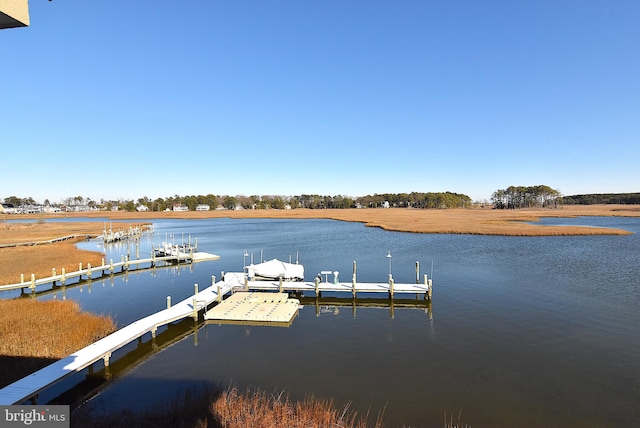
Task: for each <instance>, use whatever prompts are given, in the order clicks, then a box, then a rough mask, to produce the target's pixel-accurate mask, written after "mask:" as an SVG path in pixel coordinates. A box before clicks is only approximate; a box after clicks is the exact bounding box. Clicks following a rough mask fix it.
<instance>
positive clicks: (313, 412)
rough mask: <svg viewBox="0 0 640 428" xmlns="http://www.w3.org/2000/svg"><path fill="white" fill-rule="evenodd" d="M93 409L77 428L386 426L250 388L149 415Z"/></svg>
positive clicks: (81, 413) (207, 395)
mask: <svg viewBox="0 0 640 428" xmlns="http://www.w3.org/2000/svg"><path fill="white" fill-rule="evenodd" d="M93 410H94V409H92V408H91V406H88V407H85V408H82V409H79V410H78V411H77V412H75V413H74V414H73V415H72V418H71V423H72V426H92V427H95V428H100V427H105V428H120V427H130V426H136V427H158V428H163V427H167V428H169V427H171V428H175V427H184V428H187V427H189V428H204V427H216V428H217V427H220V428H250V427H255V428H275V427H287V428H298V427H300V428H303V427H304V428H306V427H316V428H336V427H341V428H366V427H368V426H371V427H374V428H381V427H383V423H382V415H379V416H378V418H377V420H376V421H375V422H373V423H372V424H369V423H368V421H367V420H366V418H364V417H358V415H357V414H356V412H355V411H353V410H351V409H350V407H349V405H346V406H345V407H344V408H343V409H342V410H339V409H337V408H336V407H335V406H334V404H333V402H332V401H330V400H323V399H318V398H314V397H308V398H306V399H304V400H303V401H300V402H294V401H291V400H290V399H289V397H288V396H287V395H286V394H284V393H283V392H274V393H271V394H267V393H266V392H264V391H261V390H260V389H255V388H249V389H247V390H246V391H245V392H244V393H241V392H239V391H238V389H237V388H236V387H230V388H229V389H227V390H226V391H225V392H223V393H221V394H220V393H215V392H213V390H211V389H209V388H206V387H205V388H204V390H203V391H201V392H194V391H193V390H187V391H185V393H184V394H183V395H181V396H179V397H177V398H176V399H174V400H173V401H172V402H171V403H170V404H169V405H168V406H154V407H151V408H150V409H149V410H147V411H143V412H139V413H134V412H132V411H130V410H123V411H121V412H116V413H111V414H108V415H100V416H92V412H93Z"/></svg>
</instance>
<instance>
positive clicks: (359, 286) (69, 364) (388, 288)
mask: <svg viewBox="0 0 640 428" xmlns="http://www.w3.org/2000/svg"><path fill="white" fill-rule="evenodd" d="M113 265H115V264H113ZM104 266H110V268H111V270H112V271H113V269H114V267H115V266H111V265H104ZM123 266H124V265H123ZM417 272H418V269H417V267H416V277H417V276H418V273H417ZM330 273H331V272H329V271H324V272H322V273H321V274H325V281H322V280H321V278H320V275H319V276H318V277H316V278H315V281H314V282H305V281H283V280H282V279H280V280H278V281H249V280H248V278H247V276H246V275H245V274H244V272H232V273H227V274H224V273H223V275H222V280H221V281H218V282H216V280H215V276H212V277H211V286H209V287H208V288H206V289H204V290H202V291H199V290H198V284H195V285H194V294H193V296H191V297H189V298H187V299H185V300H183V301H181V302H179V303H177V304H176V305H172V304H171V297H170V296H167V302H166V305H167V306H166V309H163V310H161V311H159V312H156V313H154V314H152V315H149V316H147V317H145V318H142V319H140V320H138V321H135V322H133V323H131V324H129V325H127V326H126V327H123V328H121V329H119V330H118V331H116V332H114V333H112V334H110V335H108V336H106V337H104V338H103V339H100V340H98V341H97V342H95V343H93V344H91V345H89V346H87V347H85V348H83V349H81V350H79V351H77V352H75V353H74V354H72V355H70V356H68V357H66V358H63V359H61V360H58V361H56V362H55V363H52V364H50V365H48V366H47V367H44V368H42V369H40V370H38V371H36V372H35V373H32V374H31V375H29V376H26V377H24V378H22V379H20V380H18V381H16V382H14V383H12V384H10V385H8V386H6V387H5V388H2V389H0V405H12V404H20V403H23V402H25V401H27V400H31V401H32V402H33V403H35V402H36V401H37V396H38V394H39V393H40V392H42V391H43V390H45V389H46V388H48V387H50V386H51V385H53V384H55V383H57V382H59V381H61V380H62V379H64V378H66V377H67V376H70V375H72V374H74V373H77V372H79V371H81V370H83V369H85V368H87V367H92V365H93V364H94V363H95V362H97V361H100V360H102V361H103V362H104V366H105V368H106V367H108V366H109V362H110V358H111V355H112V353H113V352H115V351H116V350H118V349H120V348H122V347H124V346H125V345H127V344H129V343H131V342H132V341H134V340H136V339H139V338H141V337H142V336H143V335H145V334H147V333H151V335H152V337H154V338H155V336H156V332H157V330H158V328H159V327H161V326H164V325H167V324H170V323H173V322H175V321H178V320H182V319H184V318H187V317H193V318H194V320H196V321H197V320H198V318H199V316H200V312H201V311H202V312H204V318H205V319H212V318H213V319H216V317H215V311H212V313H211V314H209V313H208V312H209V311H208V309H209V306H211V305H213V304H214V303H222V302H223V298H224V296H225V295H227V294H229V293H234V292H238V291H263V292H270V293H273V295H274V296H275V297H278V299H277V300H278V301H277V302H275V301H274V299H269V301H268V302H267V303H268V306H267V308H266V309H265V310H263V312H269V313H274V314H275V313H278V312H282V310H283V308H285V307H286V312H287V314H286V317H285V318H287V319H289V322H290V321H291V320H292V319H293V318H294V317H295V315H296V314H297V307H298V303H299V301H298V300H296V299H286V298H284V296H283V297H282V298H280V297H279V296H278V294H279V293H293V294H296V295H299V296H302V295H303V294H304V293H305V292H307V293H311V292H313V293H314V294H315V296H316V298H318V299H319V298H321V295H322V293H350V294H351V295H352V297H353V302H354V303H353V304H354V305H355V302H356V297H357V294H358V293H363V294H364V293H385V294H387V295H388V297H389V299H393V298H394V295H395V294H399V293H402V294H407V293H409V294H416V296H419V295H423V297H424V300H431V296H432V291H433V286H432V281H431V279H428V278H427V275H426V274H425V275H424V282H423V283H422V284H400V283H395V282H394V280H393V277H392V276H391V274H389V281H388V282H387V283H359V282H357V280H356V274H355V262H354V273H353V277H352V282H351V283H341V282H339V281H338V280H337V277H338V275H337V272H334V273H333V274H334V281H333V282H330V281H329V280H328V275H329V274H330ZM85 274H86V273H85ZM33 287H34V288H35V285H34V286H33ZM280 296H282V294H281V295H280ZM230 303H232V302H230ZM253 303H255V304H256V305H263V306H264V304H265V301H264V300H263V301H259V300H257V299H255V300H254V299H253V298H252V297H251V296H249V298H248V299H244V300H243V301H242V302H238V303H237V304H236V306H243V307H244V308H243V311H244V312H245V313H247V314H251V312H253V310H252V309H251V308H248V309H247V308H246V304H249V305H250V304H253ZM274 303H275V304H274ZM291 304H295V307H292V306H291ZM316 305H317V304H316ZM263 309H264V308H263ZM428 309H429V315H430V302H428ZM317 311H318V307H317V306H316V312H317ZM391 313H392V316H393V305H391ZM210 315H213V316H210ZM254 318H255V316H254V315H251V318H250V319H249V318H247V320H250V321H255V319H254ZM217 319H220V318H217ZM260 321H264V322H266V323H268V322H270V321H272V320H271V319H270V317H269V314H266V316H265V317H260ZM273 321H276V322H278V321H280V318H278V319H274V320H273Z"/></svg>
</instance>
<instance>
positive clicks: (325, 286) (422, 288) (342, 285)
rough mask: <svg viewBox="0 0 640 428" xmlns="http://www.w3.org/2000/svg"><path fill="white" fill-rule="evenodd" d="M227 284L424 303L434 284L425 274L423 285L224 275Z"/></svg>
mask: <svg viewBox="0 0 640 428" xmlns="http://www.w3.org/2000/svg"><path fill="white" fill-rule="evenodd" d="M223 277H224V280H225V282H226V283H228V284H230V285H231V286H232V289H234V290H242V291H277V292H280V293H283V292H289V293H302V294H304V293H305V292H307V293H315V295H316V296H320V295H322V293H348V294H351V295H352V297H354V298H355V297H357V295H358V294H361V293H385V294H387V295H388V296H389V298H390V299H393V298H394V296H395V295H396V294H416V295H422V297H423V298H424V299H426V300H431V296H432V293H433V283H432V281H431V279H429V278H428V277H427V275H426V274H425V275H424V277H423V278H424V279H423V283H421V284H419V283H416V284H407V283H396V282H395V281H394V280H393V278H392V277H389V281H388V282H374V283H369V282H357V281H356V277H355V274H354V276H353V279H352V281H351V282H338V281H335V282H334V281H328V280H325V281H322V280H321V279H320V278H316V279H315V281H314V282H307V281H283V280H279V281H249V280H248V279H247V278H246V276H245V275H243V274H242V273H238V272H230V273H226V274H223Z"/></svg>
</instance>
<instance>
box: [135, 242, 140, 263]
mask: <svg viewBox="0 0 640 428" xmlns="http://www.w3.org/2000/svg"><path fill="white" fill-rule="evenodd" d="M136 260H140V244H138V243H137V242H136Z"/></svg>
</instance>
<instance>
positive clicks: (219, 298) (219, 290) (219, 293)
mask: <svg viewBox="0 0 640 428" xmlns="http://www.w3.org/2000/svg"><path fill="white" fill-rule="evenodd" d="M220 302H222V290H221V287H220V286H219V285H218V303H220Z"/></svg>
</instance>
